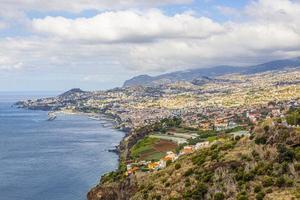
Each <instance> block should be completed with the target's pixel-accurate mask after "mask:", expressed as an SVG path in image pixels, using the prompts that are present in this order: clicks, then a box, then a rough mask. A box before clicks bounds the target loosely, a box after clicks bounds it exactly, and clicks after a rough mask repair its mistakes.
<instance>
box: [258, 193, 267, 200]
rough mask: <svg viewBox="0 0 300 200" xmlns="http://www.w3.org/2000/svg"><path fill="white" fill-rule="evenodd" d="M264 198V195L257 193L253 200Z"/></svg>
mask: <svg viewBox="0 0 300 200" xmlns="http://www.w3.org/2000/svg"><path fill="white" fill-rule="evenodd" d="M265 196H266V195H265V193H263V192H259V193H258V194H257V195H256V196H255V198H256V200H263V199H264V197H265Z"/></svg>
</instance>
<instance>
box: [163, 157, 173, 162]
mask: <svg viewBox="0 0 300 200" xmlns="http://www.w3.org/2000/svg"><path fill="white" fill-rule="evenodd" d="M163 160H164V161H168V160H172V157H170V156H165V157H164V158H163Z"/></svg>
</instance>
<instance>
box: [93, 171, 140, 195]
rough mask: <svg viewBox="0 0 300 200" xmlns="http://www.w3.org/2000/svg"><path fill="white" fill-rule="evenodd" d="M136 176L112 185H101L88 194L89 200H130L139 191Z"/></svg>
mask: <svg viewBox="0 0 300 200" xmlns="http://www.w3.org/2000/svg"><path fill="white" fill-rule="evenodd" d="M137 188H138V187H137V180H136V177H135V176H131V177H127V178H126V179H124V180H121V181H118V182H112V183H105V184H100V185H98V186H96V187H94V188H93V189H92V190H91V191H89V193H88V194H87V198H88V199H89V200H118V199H120V200H121V199H122V200H129V199H130V197H131V196H133V194H135V193H136V191H137Z"/></svg>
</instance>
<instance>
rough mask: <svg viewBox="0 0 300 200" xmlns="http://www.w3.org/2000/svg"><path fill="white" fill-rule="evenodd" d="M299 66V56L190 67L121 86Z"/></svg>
mask: <svg viewBox="0 0 300 200" xmlns="http://www.w3.org/2000/svg"><path fill="white" fill-rule="evenodd" d="M294 67H300V57H296V58H292V59H284V60H274V61H270V62H266V63H262V64H258V65H251V66H247V67H239V66H229V65H220V66H215V67H211V68H198V69H190V70H185V71H175V72H170V73H165V74H161V75H158V76H149V75H146V74H144V75H139V76H135V77H133V78H131V79H129V80H126V81H125V82H124V84H123V87H133V86H153V85H161V84H164V83H173V82H177V81H188V82H192V81H194V80H195V79H199V78H203V77H210V78H211V77H212V78H213V77H216V76H221V75H226V74H231V73H241V74H255V73H262V72H267V71H273V70H278V69H282V68H287V69H288V68H294Z"/></svg>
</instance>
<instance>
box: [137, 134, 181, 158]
mask: <svg viewBox="0 0 300 200" xmlns="http://www.w3.org/2000/svg"><path fill="white" fill-rule="evenodd" d="M176 147H177V144H176V143H174V142H172V141H170V140H165V139H161V138H153V137H146V138H144V139H142V140H140V141H139V142H138V143H137V144H136V145H134V146H133V148H132V150H131V157H132V158H133V159H137V160H159V159H160V158H162V157H163V156H165V154H166V152H167V151H175V150H176Z"/></svg>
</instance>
